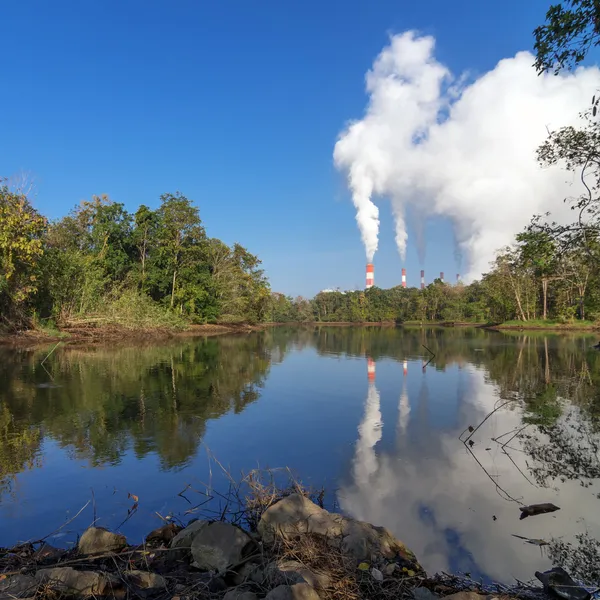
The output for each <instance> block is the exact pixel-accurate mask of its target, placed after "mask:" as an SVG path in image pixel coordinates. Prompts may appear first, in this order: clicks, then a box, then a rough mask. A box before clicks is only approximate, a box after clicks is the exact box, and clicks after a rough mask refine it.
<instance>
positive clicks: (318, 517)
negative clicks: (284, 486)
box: [258, 494, 343, 544]
mask: <svg viewBox="0 0 600 600" xmlns="http://www.w3.org/2000/svg"><path fill="white" fill-rule="evenodd" d="M342 523H343V517H341V516H340V515H337V514H335V513H329V512H327V511H326V510H324V509H323V508H321V507H319V506H317V505H316V504H315V503H314V502H311V501H310V500H309V499H308V498H306V497H305V496H303V495H302V494H290V495H289V496H286V497H285V498H283V499H282V500H280V501H279V502H277V503H276V504H273V506H271V507H269V508H268V509H267V510H266V511H265V512H264V513H263V515H262V517H261V518H260V521H259V523H258V533H259V534H260V536H261V538H262V540H263V542H265V543H267V544H270V543H272V542H274V541H275V538H276V537H277V536H280V537H283V538H284V539H288V540H289V539H292V538H293V537H295V536H296V535H298V534H301V533H315V534H318V535H326V536H339V535H341V533H342Z"/></svg>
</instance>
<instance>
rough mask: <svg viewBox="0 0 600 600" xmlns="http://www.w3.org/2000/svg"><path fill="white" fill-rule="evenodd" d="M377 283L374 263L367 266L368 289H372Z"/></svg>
mask: <svg viewBox="0 0 600 600" xmlns="http://www.w3.org/2000/svg"><path fill="white" fill-rule="evenodd" d="M374 283H375V273H374V272H373V263H369V264H367V289H369V288H372V287H373V285H374Z"/></svg>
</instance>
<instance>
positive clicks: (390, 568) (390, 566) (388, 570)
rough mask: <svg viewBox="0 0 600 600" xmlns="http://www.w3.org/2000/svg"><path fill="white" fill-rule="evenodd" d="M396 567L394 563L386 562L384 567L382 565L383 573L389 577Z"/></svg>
mask: <svg viewBox="0 0 600 600" xmlns="http://www.w3.org/2000/svg"><path fill="white" fill-rule="evenodd" d="M396 567H397V565H396V563H390V564H388V565H385V567H384V569H383V572H384V573H385V574H386V575H387V576H388V577H390V576H391V575H393V574H394V571H395V570H396Z"/></svg>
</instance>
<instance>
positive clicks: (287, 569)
mask: <svg viewBox="0 0 600 600" xmlns="http://www.w3.org/2000/svg"><path fill="white" fill-rule="evenodd" d="M265 574H266V576H267V577H268V580H269V583H270V584H271V586H272V587H273V586H278V585H293V584H295V583H308V584H309V585H310V586H312V587H314V588H317V589H320V590H324V589H327V588H328V587H329V586H330V585H331V578H330V577H329V575H327V574H326V573H323V572H320V571H313V570H311V569H309V568H308V567H306V566H305V565H304V564H302V563H301V562H298V561H295V560H286V561H278V562H275V563H270V564H269V565H268V566H267V568H266V569H265Z"/></svg>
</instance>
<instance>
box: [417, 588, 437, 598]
mask: <svg viewBox="0 0 600 600" xmlns="http://www.w3.org/2000/svg"><path fill="white" fill-rule="evenodd" d="M412 595H413V596H414V598H415V600H439V596H437V595H436V594H434V593H433V592H432V591H431V590H429V589H427V588H426V587H418V588H414V589H413V590H412Z"/></svg>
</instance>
